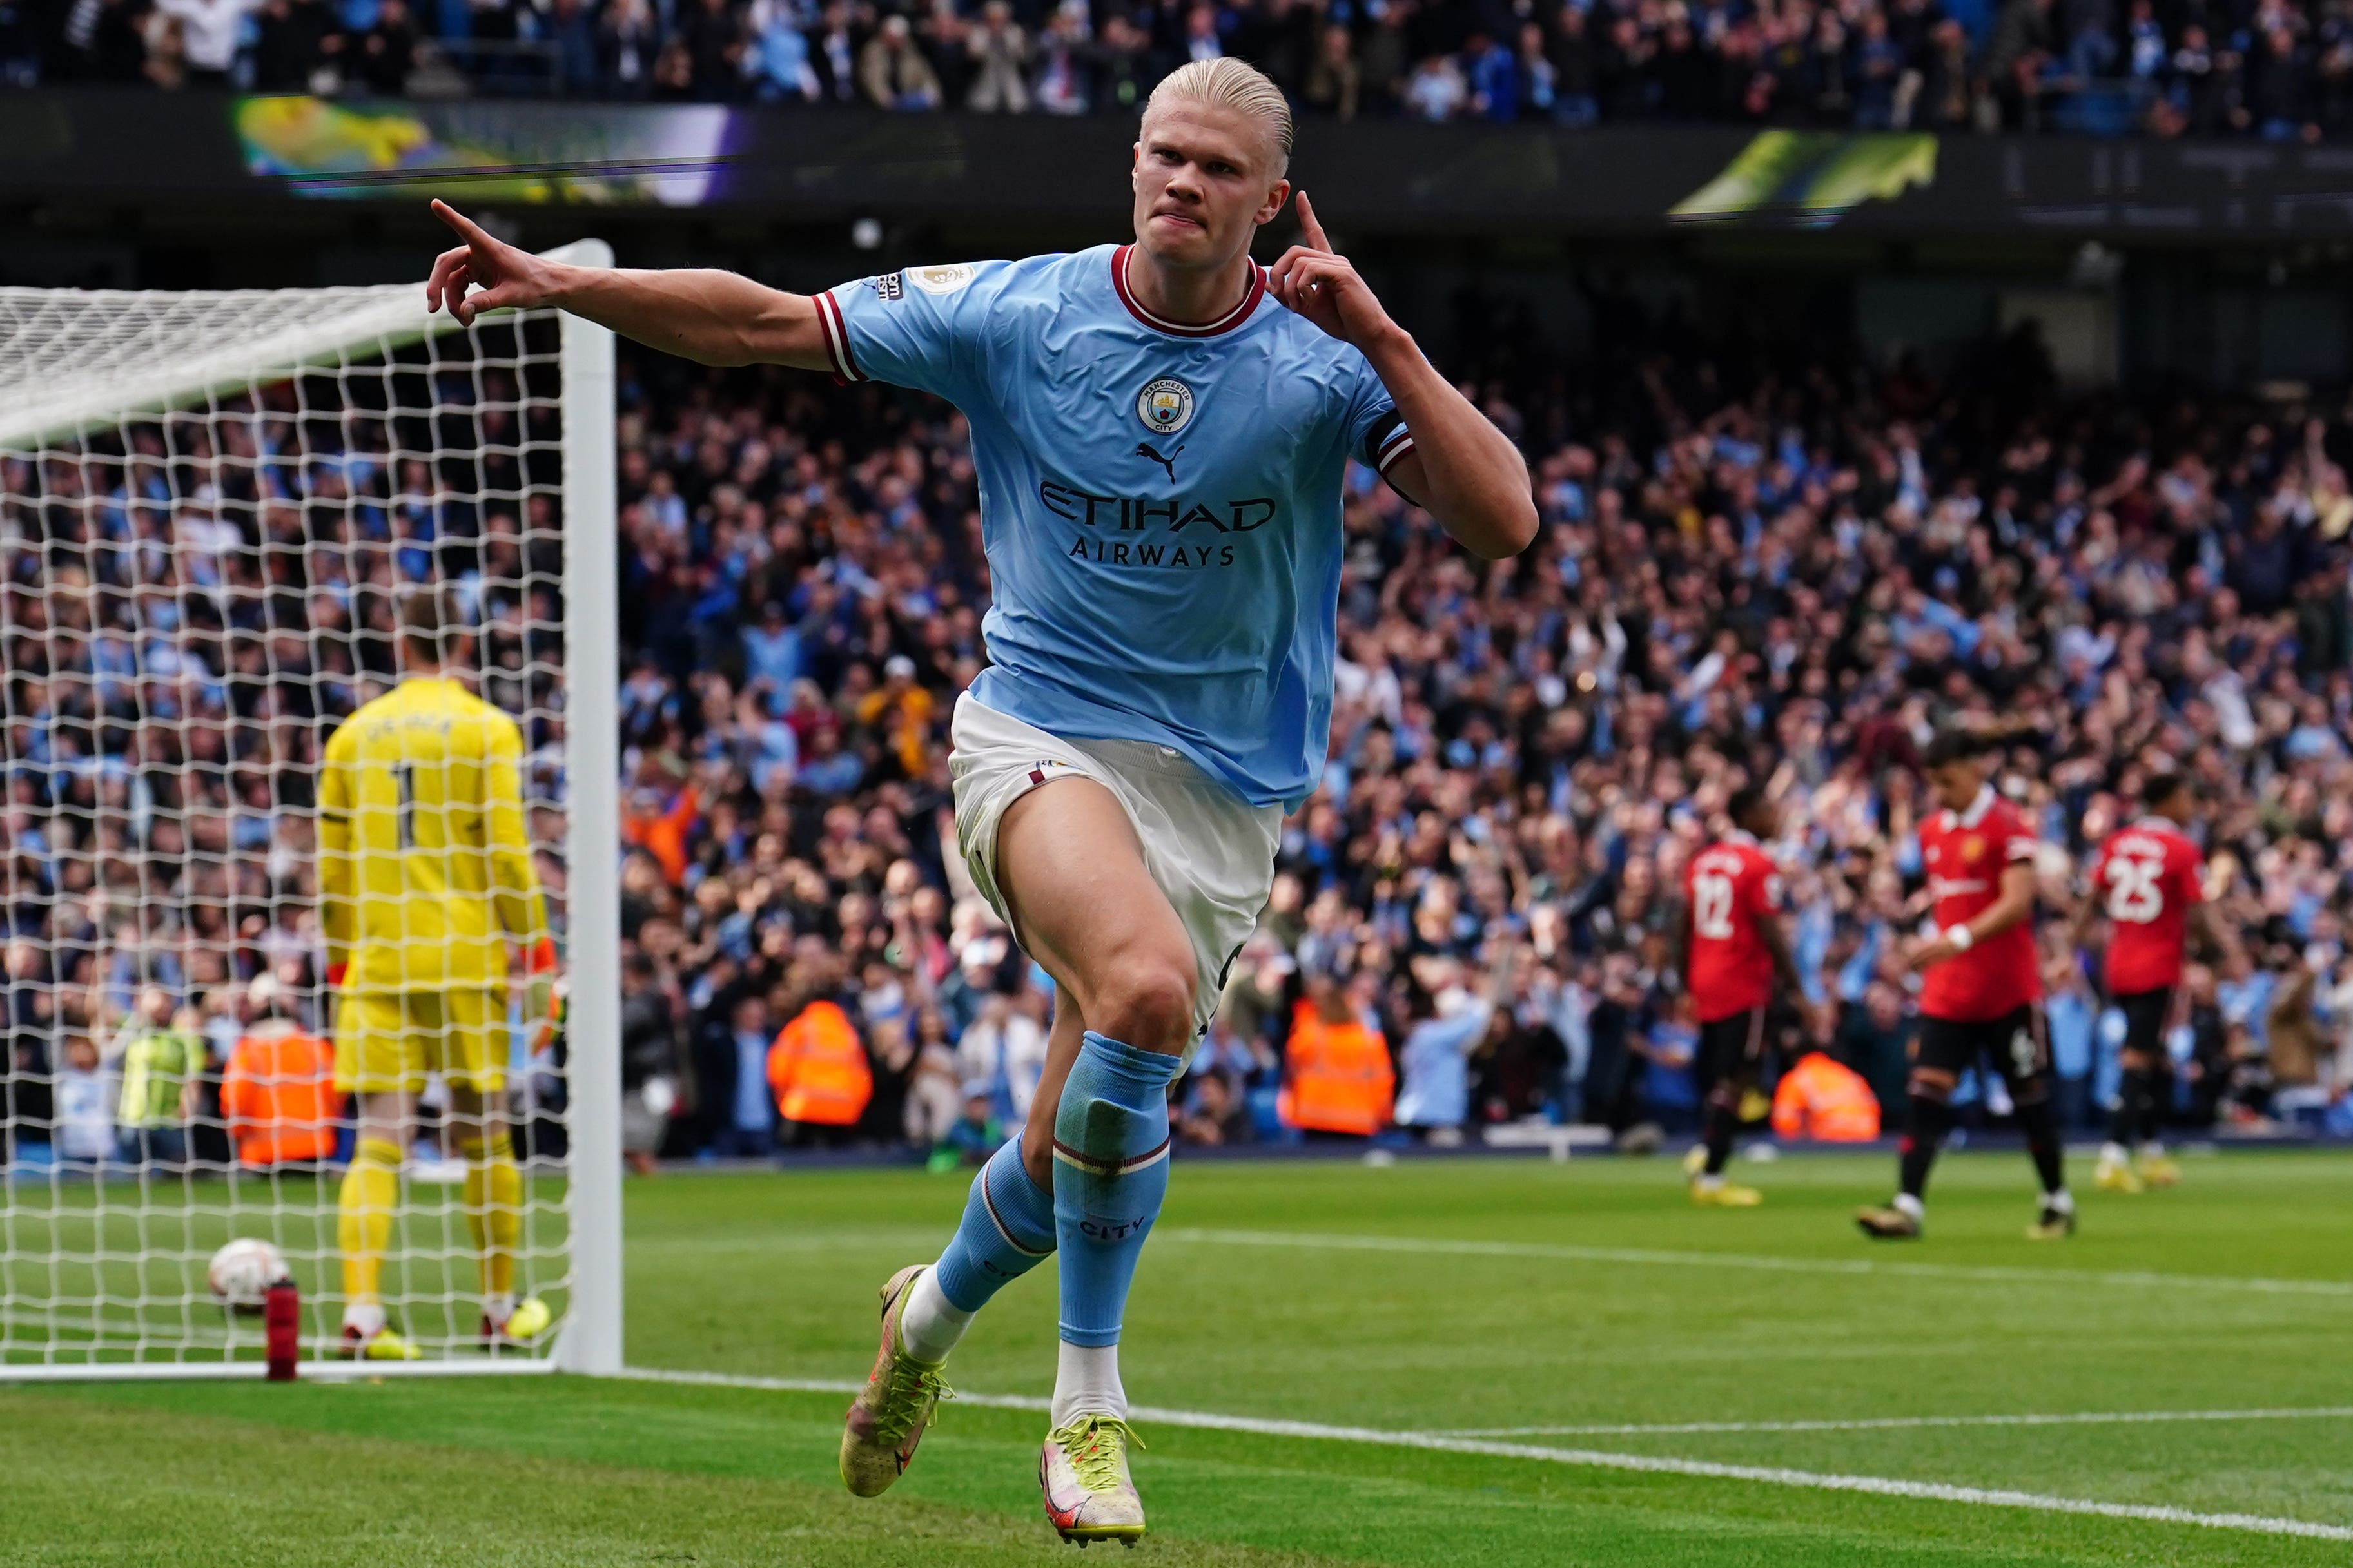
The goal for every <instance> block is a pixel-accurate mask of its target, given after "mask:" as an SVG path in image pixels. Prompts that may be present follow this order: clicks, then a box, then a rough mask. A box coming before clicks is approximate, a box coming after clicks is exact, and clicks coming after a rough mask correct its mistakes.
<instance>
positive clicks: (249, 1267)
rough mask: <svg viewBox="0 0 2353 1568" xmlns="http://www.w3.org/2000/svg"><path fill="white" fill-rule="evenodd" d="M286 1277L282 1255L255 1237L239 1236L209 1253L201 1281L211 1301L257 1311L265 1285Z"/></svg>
mask: <svg viewBox="0 0 2353 1568" xmlns="http://www.w3.org/2000/svg"><path fill="white" fill-rule="evenodd" d="M285 1278H286V1255H285V1254H284V1253H282V1252H280V1251H279V1250H278V1248H276V1247H272V1246H271V1245H270V1244H269V1243H268V1242H266V1241H264V1240H262V1239H261V1238H260V1237H258V1236H241V1237H237V1239H236V1240H235V1241H232V1242H230V1243H228V1244H227V1246H225V1247H222V1248H221V1249H220V1250H219V1251H218V1252H216V1253H214V1254H213V1261H212V1266H211V1267H210V1268H206V1270H205V1283H206V1284H207V1285H210V1286H211V1287H212V1289H213V1300H216V1301H218V1302H219V1303H220V1304H221V1305H222V1306H224V1307H227V1308H229V1309H231V1310H235V1311H239V1312H259V1310H261V1302H262V1298H263V1297H264V1296H265V1295H267V1294H268V1293H269V1288H270V1287H271V1286H272V1285H275V1284H276V1283H278V1281H280V1279H285Z"/></svg>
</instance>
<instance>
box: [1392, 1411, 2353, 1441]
mask: <svg viewBox="0 0 2353 1568" xmlns="http://www.w3.org/2000/svg"><path fill="white" fill-rule="evenodd" d="M2348 1415H2353V1405H2310V1406H2306V1407H2304V1408H2300V1409H2296V1408H2289V1409H2279V1410H2075V1411H2064V1412H2061V1413H2058V1414H2054V1415H2031V1414H2030V1415H1888V1416H1883V1417H1880V1418H1878V1419H1876V1420H1870V1421H1653V1422H1643V1423H1625V1424H1617V1425H1605V1426H1448V1427H1445V1428H1442V1429H1440V1431H1439V1432H1438V1433H1437V1434H1436V1435H1437V1436H1441V1437H1653V1436H1680V1435H1688V1434H1695V1433H1733V1434H1737V1433H1743V1432H1894V1431H1903V1430H1905V1429H1908V1428H1911V1427H1915V1426H2154V1425H2159V1424H2162V1423H2166V1422H2175V1421H2331V1420H2337V1419H2339V1418H2342V1417H2345V1416H2348Z"/></svg>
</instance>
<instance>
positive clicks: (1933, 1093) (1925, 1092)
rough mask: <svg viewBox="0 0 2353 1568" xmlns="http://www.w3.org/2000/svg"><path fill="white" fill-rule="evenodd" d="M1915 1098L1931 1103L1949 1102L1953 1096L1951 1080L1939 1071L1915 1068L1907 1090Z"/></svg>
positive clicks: (1943, 1103)
mask: <svg viewBox="0 0 2353 1568" xmlns="http://www.w3.org/2000/svg"><path fill="white" fill-rule="evenodd" d="M1907 1092H1909V1093H1910V1094H1911V1096H1912V1098H1913V1099H1915V1100H1927V1101H1928V1102H1929V1103H1931V1104H1933V1105H1946V1104H1949V1103H1950V1102H1951V1100H1952V1098H1953V1080H1952V1079H1951V1078H1950V1077H1948V1076H1947V1075H1946V1074H1944V1073H1940V1072H1928V1071H1926V1070H1923V1069H1918V1068H1915V1069H1914V1071H1913V1074H1912V1082H1911V1084H1910V1085H1909V1087H1908V1090H1907Z"/></svg>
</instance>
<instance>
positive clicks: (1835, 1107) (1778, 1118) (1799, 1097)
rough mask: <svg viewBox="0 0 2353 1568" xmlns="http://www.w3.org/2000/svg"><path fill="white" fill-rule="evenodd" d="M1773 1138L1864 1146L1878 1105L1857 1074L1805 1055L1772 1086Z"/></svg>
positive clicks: (1874, 1129) (1815, 1054) (1873, 1130)
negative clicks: (1860, 1144) (1861, 1144)
mask: <svg viewBox="0 0 2353 1568" xmlns="http://www.w3.org/2000/svg"><path fill="white" fill-rule="evenodd" d="M1773 1136H1775V1137H1776V1138H1791V1139H1811V1140H1812V1141H1814V1142H1818V1143H1868V1142H1871V1141H1872V1140H1873V1139H1874V1138H1876V1137H1878V1136H1879V1101H1878V1100H1877V1099H1876V1098H1875V1097H1874V1096H1873V1094H1872V1092H1871V1086H1870V1085H1869V1084H1867V1083H1865V1082H1863V1081H1862V1075H1861V1074H1859V1073H1857V1072H1855V1071H1854V1070H1853V1069H1852V1068H1847V1067H1842V1066H1841V1065H1840V1064H1839V1063H1837V1062H1834V1061H1832V1060H1831V1058H1829V1057H1827V1056H1825V1055H1823V1054H1822V1053H1821V1052H1820V1051H1809V1052H1808V1053H1807V1054H1806V1055H1804V1056H1802V1057H1799V1058H1798V1060H1797V1063H1796V1065H1794V1066H1792V1067H1791V1068H1789V1069H1788V1071H1787V1072H1785V1073H1783V1074H1782V1075H1781V1081H1780V1082H1779V1083H1778V1085H1776V1086H1775V1088H1774V1090H1773Z"/></svg>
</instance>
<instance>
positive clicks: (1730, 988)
mask: <svg viewBox="0 0 2353 1568" xmlns="http://www.w3.org/2000/svg"><path fill="white" fill-rule="evenodd" d="M1683 899H1684V907H1685V908H1686V909H1688V910H1690V911H1691V915H1690V920H1691V929H1690V941H1691V995H1692V1005H1693V1007H1694V1009H1695V1010H1696V1011H1697V1012H1698V1014H1699V1021H1700V1022H1701V1023H1703V1024H1713V1023H1715V1021H1716V1020H1717V1019H1719V1018H1729V1017H1731V1016H1733V1015H1734V1014H1736V1013H1745V1012H1746V1011H1748V1009H1750V1008H1751V1007H1762V1006H1763V1005H1765V1004H1766V1002H1767V1000H1769V999H1770V998H1771V996H1772V994H1773V955H1772V954H1771V953H1769V952H1767V951H1766V949H1765V938H1764V936H1763V935H1762V934H1761V933H1760V932H1759V931H1758V930H1757V922H1758V921H1768V920H1771V919H1772V918H1773V917H1774V916H1776V915H1778V914H1779V913H1780V912H1781V873H1780V872H1779V871H1778V870H1777V869H1776V868H1774V865H1773V862H1772V861H1771V860H1770V859H1768V858H1767V857H1766V854H1765V851H1764V850H1762V849H1760V848H1758V847H1757V840H1755V839H1754V838H1751V837H1748V836H1747V835H1746V834H1745V833H1738V834H1734V835H1732V836H1731V837H1726V838H1722V839H1719V840H1717V841H1716V842H1715V843H1714V844H1711V845H1709V846H1708V847H1706V848H1704V849H1703V850H1701V851H1700V852H1699V853H1698V854H1697V855H1694V857H1692V863H1691V868H1690V869H1688V870H1687V871H1685V872H1684V873H1683Z"/></svg>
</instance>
